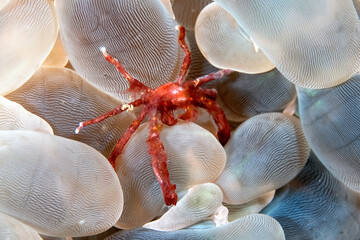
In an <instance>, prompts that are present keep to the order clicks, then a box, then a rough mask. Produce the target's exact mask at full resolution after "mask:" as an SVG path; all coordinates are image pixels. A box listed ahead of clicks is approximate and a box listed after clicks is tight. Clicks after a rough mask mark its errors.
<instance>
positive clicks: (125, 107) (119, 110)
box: [75, 99, 143, 134]
mask: <svg viewBox="0 0 360 240" xmlns="http://www.w3.org/2000/svg"><path fill="white" fill-rule="evenodd" d="M142 103H143V100H142V99H138V100H135V101H133V102H131V103H129V104H123V105H120V106H117V107H116V108H114V109H113V110H111V111H109V112H107V113H105V114H103V115H101V116H99V117H97V118H94V119H91V120H87V121H85V122H80V123H79V127H77V128H76V129H75V133H76V134H78V133H79V132H80V130H81V129H82V128H83V127H85V126H88V125H91V124H94V123H99V122H101V121H104V120H105V119H107V118H109V117H112V116H115V115H117V114H119V113H122V112H123V111H125V110H132V109H133V108H134V107H137V106H139V105H141V104H142Z"/></svg>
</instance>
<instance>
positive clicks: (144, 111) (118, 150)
mask: <svg viewBox="0 0 360 240" xmlns="http://www.w3.org/2000/svg"><path fill="white" fill-rule="evenodd" d="M148 112H149V108H147V107H144V108H143V109H142V110H141V112H140V114H139V115H138V116H137V117H136V119H135V120H134V121H133V122H132V123H131V125H130V126H129V128H128V129H127V130H126V131H125V133H124V134H123V135H122V137H121V138H120V139H119V141H118V142H117V143H116V145H115V147H114V149H113V150H112V152H111V154H110V157H109V162H110V164H111V165H112V166H113V168H115V161H116V158H117V156H118V155H119V154H121V152H122V150H123V149H124V146H125V144H126V143H127V142H128V141H129V139H130V137H131V135H132V134H133V133H134V132H135V131H136V129H137V128H138V127H139V126H140V123H141V122H142V121H143V120H144V118H145V117H146V115H147V114H148Z"/></svg>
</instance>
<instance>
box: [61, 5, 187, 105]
mask: <svg viewBox="0 0 360 240" xmlns="http://www.w3.org/2000/svg"><path fill="white" fill-rule="evenodd" d="M56 11H57V14H58V18H59V23H60V32H61V37H62V40H63V44H64V47H65V49H66V52H67V54H68V57H69V60H70V62H71V64H72V66H73V67H74V68H75V69H76V71H77V72H78V73H79V74H80V75H81V76H82V77H83V78H84V79H86V80H88V81H90V82H91V83H92V84H94V85H95V86H97V87H98V88H99V89H102V90H104V91H106V92H108V93H110V94H111V95H112V96H115V97H119V98H121V99H122V100H124V101H128V99H127V98H126V97H125V96H126V95H124V91H125V90H126V89H127V88H128V82H127V81H126V80H125V78H124V77H123V76H122V75H121V74H119V73H118V72H117V71H116V69H115V67H114V66H112V65H111V64H109V63H108V62H107V61H106V60H104V57H103V56H102V54H101V52H100V50H99V49H100V48H101V47H105V48H106V49H107V51H108V53H109V54H111V55H112V56H114V57H116V58H117V59H119V61H120V63H121V64H122V65H123V67H124V68H125V69H126V71H128V72H129V73H130V75H132V76H133V77H135V78H137V79H139V80H140V81H141V82H143V83H144V84H146V85H147V86H149V87H151V88H156V87H158V86H160V85H162V84H164V83H166V82H170V81H174V80H175V79H176V78H177V76H178V75H179V71H180V68H181V64H182V61H183V55H184V53H183V50H182V49H181V48H180V46H179V44H178V41H177V38H178V32H177V31H176V29H175V26H176V22H175V20H174V19H173V18H172V17H171V16H170V15H169V14H168V12H167V10H166V9H165V7H164V5H163V4H162V2H161V1H160V0H148V1H143V0H125V1H124V0H121V1H120V0H116V1H98V0H91V1H89V0H67V1H57V2H56Z"/></svg>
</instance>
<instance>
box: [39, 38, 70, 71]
mask: <svg viewBox="0 0 360 240" xmlns="http://www.w3.org/2000/svg"><path fill="white" fill-rule="evenodd" d="M68 60H69V59H68V57H67V55H66V52H65V49H64V45H63V44H62V41H61V37H60V34H58V36H57V38H56V41H55V44H54V47H53V48H52V50H51V52H50V54H49V55H48V56H47V58H46V59H45V61H44V62H43V64H42V66H48V67H64V66H65V65H66V64H67V63H68Z"/></svg>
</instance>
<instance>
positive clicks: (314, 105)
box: [297, 74, 360, 192]
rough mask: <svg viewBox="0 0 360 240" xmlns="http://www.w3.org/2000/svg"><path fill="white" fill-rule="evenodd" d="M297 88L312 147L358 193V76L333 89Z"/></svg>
mask: <svg viewBox="0 0 360 240" xmlns="http://www.w3.org/2000/svg"><path fill="white" fill-rule="evenodd" d="M297 91H298V96H299V110H300V117H301V124H302V128H303V130H304V134H305V136H306V139H307V141H308V142H309V144H310V146H311V148H312V149H313V151H314V152H315V154H316V155H317V156H318V158H319V159H320V160H321V162H322V164H324V165H325V167H326V168H327V169H328V170H329V171H330V172H331V173H332V174H334V176H335V177H336V178H337V179H339V180H340V181H342V182H343V183H344V184H345V185H347V186H348V187H350V188H351V189H353V190H355V191H357V192H360V151H359V150H360V131H359V129H360V115H359V110H360V94H359V92H360V75H359V74H356V75H355V76H353V77H352V78H351V79H350V80H348V81H347V82H345V83H343V84H341V85H339V86H336V87H333V88H329V89H317V90H316V89H305V88H301V87H298V88H297Z"/></svg>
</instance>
